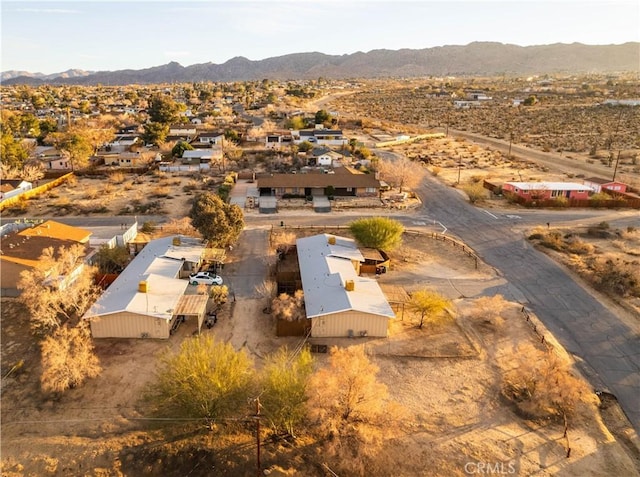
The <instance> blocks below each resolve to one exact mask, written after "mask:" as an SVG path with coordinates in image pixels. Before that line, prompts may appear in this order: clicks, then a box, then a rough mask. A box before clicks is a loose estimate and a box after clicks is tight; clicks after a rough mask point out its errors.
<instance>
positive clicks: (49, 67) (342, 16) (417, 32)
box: [0, 0, 640, 74]
mask: <svg viewBox="0 0 640 477" xmlns="http://www.w3.org/2000/svg"><path fill="white" fill-rule="evenodd" d="M0 8H1V14H2V15H1V16H2V20H1V33H0V39H1V50H0V52H1V56H0V71H8V70H21V71H28V72H31V73H36V72H40V73H44V74H52V73H58V72H62V71H65V70H68V69H72V68H74V69H83V70H87V71H103V70H111V71H113V70H120V69H142V68H149V67H152V66H158V65H163V64H166V63H168V62H170V61H177V62H178V63H180V64H181V65H183V66H189V65H193V64H198V63H208V62H211V63H216V64H221V63H224V62H226V61H227V60H229V59H231V58H234V57H236V56H244V57H245V58H248V59H250V60H261V59H264V58H270V57H274V56H282V55H287V54H291V53H304V52H321V53H326V54H330V55H343V54H351V53H355V52H357V51H362V52H368V51H371V50H375V49H388V50H398V49H402V48H410V49H422V48H431V47H436V46H444V45H466V44H468V43H471V42H474V41H496V42H501V43H510V44H515V45H520V46H529V45H545V44H552V43H573V42H580V43H585V44H589V45H596V44H600V45H604V44H621V43H625V42H629V41H640V2H639V1H638V0H555V1H535V2H530V1H521V0H503V1H499V2H489V1H483V0H471V1H468V0H467V1H462V0H449V1H440V2H434V1H428V0H414V1H393V0H295V1H276V0H258V1H243V0H233V1H229V0H227V1H222V0H207V1H205V0H202V1H176V0H174V1H145V0H133V1H127V2H116V1H91V0H82V1H67V2H60V1H53V0H49V1H38V2H36V1H30V0H22V1H14V2H12V1H6V0H0Z"/></svg>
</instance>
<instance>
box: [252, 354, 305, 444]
mask: <svg viewBox="0 0 640 477" xmlns="http://www.w3.org/2000/svg"><path fill="white" fill-rule="evenodd" d="M312 372H313V358H312V357H311V353H310V352H309V349H308V348H303V349H302V350H301V351H300V352H299V353H298V354H295V353H293V352H291V351H289V350H288V349H287V348H286V347H283V348H280V349H279V350H278V351H277V352H275V353H274V354H272V355H270V356H269V357H267V360H266V364H265V367H264V369H263V371H262V386H263V389H264V391H263V394H262V397H261V398H260V404H262V410H263V413H264V416H265V417H266V418H267V419H268V420H269V422H270V424H271V428H272V429H273V432H274V433H276V434H278V433H281V432H286V433H287V434H289V435H290V436H295V428H296V426H298V425H299V424H300V423H301V422H302V420H303V419H304V418H305V416H306V407H305V403H306V402H307V399H308V398H307V384H308V382H309V377H310V376H311V373H312Z"/></svg>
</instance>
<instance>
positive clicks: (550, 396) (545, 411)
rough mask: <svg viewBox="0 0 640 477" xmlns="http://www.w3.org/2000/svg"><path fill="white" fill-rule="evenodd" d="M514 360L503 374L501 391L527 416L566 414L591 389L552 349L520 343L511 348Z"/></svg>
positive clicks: (544, 416) (572, 411) (569, 413)
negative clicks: (544, 349) (543, 349)
mask: <svg viewBox="0 0 640 477" xmlns="http://www.w3.org/2000/svg"><path fill="white" fill-rule="evenodd" d="M513 355H514V357H515V363H514V366H513V367H512V369H511V371H508V372H506V373H505V374H504V376H503V383H502V392H503V394H504V396H505V397H507V398H508V399H509V400H511V401H513V403H514V404H515V406H516V408H517V409H518V411H519V412H520V413H522V414H523V415H524V416H525V417H527V418H534V419H546V418H566V417H569V416H571V415H572V414H573V413H574V411H575V410H576V406H577V405H578V404H579V402H580V401H581V400H585V399H586V398H587V396H588V395H589V394H591V391H590V390H589V388H588V386H587V385H586V383H585V381H583V380H582V379H581V378H579V377H576V376H574V375H573V374H572V373H571V370H570V368H569V366H568V365H567V364H566V363H564V362H563V361H562V360H561V359H560V358H559V357H558V355H557V354H556V353H555V352H554V351H542V350H539V349H537V348H536V347H535V346H533V345H532V344H529V343H527V344H521V345H520V346H518V347H517V348H516V349H514V351H513Z"/></svg>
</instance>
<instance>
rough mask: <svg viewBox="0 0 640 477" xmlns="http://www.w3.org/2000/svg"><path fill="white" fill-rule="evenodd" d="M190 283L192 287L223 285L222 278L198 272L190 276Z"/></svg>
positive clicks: (209, 273)
mask: <svg viewBox="0 0 640 477" xmlns="http://www.w3.org/2000/svg"><path fill="white" fill-rule="evenodd" d="M189 283H191V284H192V285H201V284H204V285H222V277H221V276H220V275H216V274H215V273H211V272H198V273H192V274H191V275H189Z"/></svg>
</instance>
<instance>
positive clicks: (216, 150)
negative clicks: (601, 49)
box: [182, 146, 222, 164]
mask: <svg viewBox="0 0 640 477" xmlns="http://www.w3.org/2000/svg"><path fill="white" fill-rule="evenodd" d="M194 159H195V160H197V161H199V162H200V163H203V164H208V163H210V162H215V161H219V160H222V147H220V146H212V147H209V148H207V149H193V150H187V151H184V152H183V153H182V161H183V162H184V163H187V162H191V161H192V160H194Z"/></svg>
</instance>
